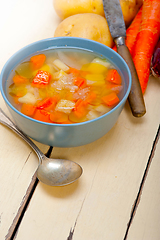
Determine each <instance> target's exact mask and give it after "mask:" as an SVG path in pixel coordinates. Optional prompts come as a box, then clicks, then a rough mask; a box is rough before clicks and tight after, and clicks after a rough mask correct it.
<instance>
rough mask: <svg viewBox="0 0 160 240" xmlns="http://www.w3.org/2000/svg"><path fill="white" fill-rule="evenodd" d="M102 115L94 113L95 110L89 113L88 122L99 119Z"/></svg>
mask: <svg viewBox="0 0 160 240" xmlns="http://www.w3.org/2000/svg"><path fill="white" fill-rule="evenodd" d="M99 116H100V115H99V114H98V112H96V111H94V110H91V111H89V112H88V113H87V116H86V117H87V119H88V120H92V119H95V118H97V117H99Z"/></svg>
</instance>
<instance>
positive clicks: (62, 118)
mask: <svg viewBox="0 0 160 240" xmlns="http://www.w3.org/2000/svg"><path fill="white" fill-rule="evenodd" d="M50 120H51V121H52V122H55V123H63V122H67V121H68V115H67V114H66V113H63V112H57V111H54V112H53V113H51V114H50Z"/></svg>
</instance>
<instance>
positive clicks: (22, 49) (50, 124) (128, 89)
mask: <svg viewBox="0 0 160 240" xmlns="http://www.w3.org/2000/svg"><path fill="white" fill-rule="evenodd" d="M63 39H67V40H71V41H77V40H79V41H81V42H86V43H92V44H95V45H97V46H101V47H103V48H107V49H108V51H110V52H111V53H112V54H113V55H115V56H116V57H118V58H119V59H120V60H121V61H122V62H123V64H124V65H125V67H126V70H127V74H128V78H129V84H128V88H127V90H126V93H125V94H124V96H123V98H122V99H121V100H120V102H119V103H118V104H117V105H116V106H115V107H113V108H112V109H111V110H109V112H107V113H105V114H103V115H102V116H100V117H97V118H95V119H92V120H87V121H84V122H79V123H71V124H61V123H48V122H43V121H39V120H36V119H33V118H31V117H29V116H27V115H25V114H23V113H21V112H20V111H18V110H17V109H16V108H15V107H14V106H13V105H12V104H11V103H10V101H9V100H8V98H7V97H6V94H5V92H4V91H3V86H2V78H3V74H4V72H5V68H6V67H7V65H8V64H9V63H10V62H11V61H12V59H14V58H15V56H17V55H18V54H20V53H21V52H23V51H24V50H25V49H27V48H30V47H32V46H34V45H36V44H41V43H43V42H49V41H57V40H63ZM66 46H67V44H65V45H64V46H63V47H66ZM55 47H58V46H56V45H55V46H52V47H49V48H44V49H43V50H47V49H53V48H55ZM70 47H71V46H70ZM58 48H61V46H60V47H58ZM74 48H76V47H74ZM78 49H83V50H89V51H92V50H90V49H89V47H87V46H86V47H85V48H83V47H78ZM43 50H39V51H43ZM36 52H37V51H35V53H36ZM92 52H94V51H92ZM95 52H96V51H95ZM28 56H29V54H28ZM26 57H27V56H26ZM9 74H10V73H9ZM131 85H132V77H131V72H130V69H129V67H128V65H127V63H126V62H125V60H124V59H123V58H122V57H121V56H120V55H119V54H118V53H117V52H115V51H114V50H113V49H112V48H110V47H108V46H106V45H104V44H102V43H99V42H96V41H94V40H90V39H86V38H80V37H52V38H45V39H41V40H38V41H34V42H32V43H30V44H28V45H26V46H24V47H22V48H21V49H19V50H18V51H16V52H15V53H14V54H12V55H11V56H10V57H9V59H8V60H7V61H6V63H5V64H4V66H3V68H2V70H1V74H0V91H1V94H2V97H3V99H4V101H5V102H6V103H7V105H8V106H9V107H10V108H11V109H12V110H13V111H14V112H16V113H17V114H18V115H20V116H21V117H24V118H26V119H28V120H30V121H32V122H35V123H39V124H44V125H49V126H57V127H58V126H59V127H60V126H61V127H62V126H63V127H68V126H79V125H85V124H89V123H91V122H95V121H98V120H100V119H102V118H104V117H106V116H107V115H110V114H111V113H112V112H114V111H116V109H118V108H119V107H120V106H121V105H122V104H123V103H124V102H125V101H126V100H127V98H128V95H129V93H130V90H131Z"/></svg>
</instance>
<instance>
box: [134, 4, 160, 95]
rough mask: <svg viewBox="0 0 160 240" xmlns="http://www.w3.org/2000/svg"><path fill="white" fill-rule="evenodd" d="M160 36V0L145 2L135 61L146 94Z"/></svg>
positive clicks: (135, 48) (135, 50)
mask: <svg viewBox="0 0 160 240" xmlns="http://www.w3.org/2000/svg"><path fill="white" fill-rule="evenodd" d="M159 36H160V0H144V2H143V8H142V21H141V25H140V30H139V32H138V34H137V38H136V44H135V46H134V53H133V61H134V64H135V67H136V70H137V74H138V77H139V81H140V84H141V88H142V92H143V93H144V92H145V90H146V87H147V84H148V80H149V75H150V64H151V58H152V55H153V52H154V48H155V46H156V44H157V42H158V39H159Z"/></svg>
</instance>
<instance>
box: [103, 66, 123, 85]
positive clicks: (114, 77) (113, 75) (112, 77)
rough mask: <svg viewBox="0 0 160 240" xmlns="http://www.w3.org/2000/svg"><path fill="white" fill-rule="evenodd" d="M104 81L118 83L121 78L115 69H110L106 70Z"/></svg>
mask: <svg viewBox="0 0 160 240" xmlns="http://www.w3.org/2000/svg"><path fill="white" fill-rule="evenodd" d="M106 81H108V82H111V83H115V84H118V85H120V84H121V82H122V79H121V76H120V75H119V73H118V71H117V70H116V69H110V70H109V71H108V72H107V76H106Z"/></svg>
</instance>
